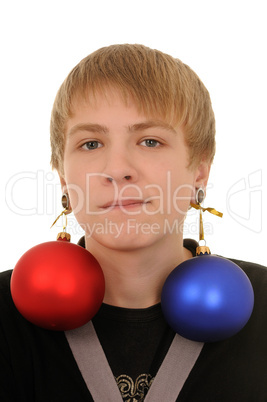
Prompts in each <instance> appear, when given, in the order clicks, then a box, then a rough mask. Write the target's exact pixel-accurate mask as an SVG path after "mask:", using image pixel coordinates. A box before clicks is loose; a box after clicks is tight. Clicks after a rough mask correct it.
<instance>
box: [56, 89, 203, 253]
mask: <svg viewBox="0 0 267 402" xmlns="http://www.w3.org/2000/svg"><path fill="white" fill-rule="evenodd" d="M188 164H189V160H188V152H187V147H186V145H185V143H184V133H183V131H182V129H181V128H176V129H174V128H172V127H170V126H168V125H167V124H166V123H164V121H162V120H157V119H156V118H154V117H153V118H148V117H146V116H145V115H143V114H140V113H138V110H137V108H136V106H135V104H134V103H133V102H132V101H131V100H129V102H128V104H127V105H125V103H124V102H123V101H122V99H121V97H120V96H119V95H118V94H117V93H116V92H113V93H109V94H108V97H106V98H105V97H104V96H102V95H98V96H97V98H96V102H95V103H93V104H89V103H86V102H85V101H81V100H80V101H78V100H77V101H76V103H75V104H74V107H73V114H72V116H71V118H70V119H69V120H68V122H67V127H66V143H65V154H64V172H65V176H64V178H61V182H62V185H63V186H66V187H67V188H65V189H64V190H67V191H68V193H69V196H70V202H71V206H72V209H73V211H74V214H75V216H76V218H77V220H78V222H79V223H80V225H81V226H82V227H83V229H84V230H85V232H86V236H87V241H88V242H90V241H91V242H98V243H99V244H102V245H104V246H106V247H111V248H117V249H129V248H130V249H131V248H134V247H145V246H148V245H151V244H154V243H157V242H159V241H163V239H164V241H166V239H167V238H168V237H170V236H171V237H173V236H176V238H177V234H178V235H179V236H182V223H183V220H184V218H185V215H186V212H187V210H188V207H189V204H190V200H191V198H192V195H193V193H194V189H195V188H196V187H199V186H201V185H202V186H203V185H205V184H206V181H207V178H208V173H209V167H208V166H207V165H206V164H205V163H202V164H201V165H200V166H199V167H198V168H196V169H195V170H191V169H188V168H187V166H188Z"/></svg>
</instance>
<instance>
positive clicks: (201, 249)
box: [196, 246, 211, 255]
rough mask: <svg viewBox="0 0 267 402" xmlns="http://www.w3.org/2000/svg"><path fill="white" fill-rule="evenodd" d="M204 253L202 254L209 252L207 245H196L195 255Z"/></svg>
mask: <svg viewBox="0 0 267 402" xmlns="http://www.w3.org/2000/svg"><path fill="white" fill-rule="evenodd" d="M201 254H202V255H204V254H211V252H210V249H209V247H208V246H198V247H197V248H196V255H201Z"/></svg>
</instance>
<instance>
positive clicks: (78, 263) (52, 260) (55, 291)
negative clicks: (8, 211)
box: [11, 241, 105, 331]
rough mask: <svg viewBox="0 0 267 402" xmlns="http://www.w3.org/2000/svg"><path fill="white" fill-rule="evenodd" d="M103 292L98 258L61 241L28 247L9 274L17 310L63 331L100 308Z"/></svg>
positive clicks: (35, 320)
mask: <svg viewBox="0 0 267 402" xmlns="http://www.w3.org/2000/svg"><path fill="white" fill-rule="evenodd" d="M104 292H105V280H104V275H103V272H102V269H101V267H100V265H99V263H98V262H97V260H96V259H95V258H94V257H93V256H92V254H90V253H89V252H88V251H87V250H86V249H84V248H82V247H80V246H78V245H76V244H72V243H68V242H64V241H51V242H47V243H42V244H39V245H38V246H35V247H33V248H31V249H30V250H28V251H27V252H26V253H25V254H24V255H23V256H22V257H21V258H20V259H19V261H18V262H17V264H16V266H15V268H14V271H13V273H12V276H11V294H12V298H13V301H14V303H15V305H16V307H17V309H18V310H19V312H20V313H21V314H22V315H23V316H24V317H25V318H26V319H27V320H28V321H30V322H32V323H33V324H35V325H37V326H40V327H43V328H46V329H52V330H59V331H65V330H69V329H74V328H77V327H80V326H82V325H84V324H85V323H86V322H88V321H89V320H91V319H92V318H93V316H94V315H95V314H96V313H97V311H98V310H99V308H100V306H101V304H102V301H103V298H104Z"/></svg>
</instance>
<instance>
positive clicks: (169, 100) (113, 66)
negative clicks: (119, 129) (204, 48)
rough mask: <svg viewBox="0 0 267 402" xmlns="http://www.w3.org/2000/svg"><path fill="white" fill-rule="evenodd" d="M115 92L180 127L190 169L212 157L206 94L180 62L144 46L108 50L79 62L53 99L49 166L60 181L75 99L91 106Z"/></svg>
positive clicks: (210, 113) (212, 122)
mask: <svg viewBox="0 0 267 402" xmlns="http://www.w3.org/2000/svg"><path fill="white" fill-rule="evenodd" d="M110 88H112V89H114V88H115V89H117V90H119V92H120V93H121V94H122V96H123V98H124V100H125V102H127V99H128V97H129V96H130V97H131V98H132V99H133V100H134V102H135V104H136V106H137V108H138V110H139V111H140V112H143V113H144V114H145V115H147V116H156V117H157V118H161V119H163V120H164V121H165V122H167V123H169V124H171V125H172V126H173V127H175V126H177V125H181V126H182V127H183V129H184V133H185V142H186V145H187V146H188V149H189V158H190V159H189V161H190V163H189V166H192V165H196V164H197V163H199V162H200V161H201V160H202V159H205V160H206V161H208V162H209V163H211V162H212V161H213V158H214V154H215V118H214V113H213V110H212V105H211V100H210V96H209V92H208V91H207V89H206V87H205V86H204V84H203V83H202V82H201V80H200V79H199V77H198V76H197V75H196V74H195V73H194V71H192V70H191V69H190V67H188V66H187V65H186V64H184V63H182V62H181V61H180V60H179V59H174V58H173V57H172V56H170V55H168V54H165V53H162V52H160V51H158V50H154V49H150V48H148V47H145V46H143V45H137V44H135V45H132V44H124V45H112V46H108V47H104V48H101V49H99V50H97V51H95V52H94V53H92V54H90V55H89V56H87V57H86V58H84V59H83V60H81V61H80V63H79V64H77V66H76V67H74V68H73V70H72V71H71V72H70V73H69V75H68V76H67V78H66V79H65V81H64V82H63V84H62V85H61V87H60V88H59V91H58V93H57V96H56V99H55V102H54V105H53V109H52V115H51V125H50V133H51V150H52V155H51V165H52V168H54V169H57V170H58V172H59V173H60V174H61V175H64V170H63V159H64V145H65V125H66V122H67V120H68V118H69V117H70V116H71V114H72V102H73V100H74V97H76V96H79V97H80V96H82V97H84V99H88V100H89V99H90V100H93V99H94V98H95V96H97V94H98V93H99V92H101V93H105V91H106V90H107V89H110Z"/></svg>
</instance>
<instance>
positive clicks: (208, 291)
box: [161, 255, 254, 342]
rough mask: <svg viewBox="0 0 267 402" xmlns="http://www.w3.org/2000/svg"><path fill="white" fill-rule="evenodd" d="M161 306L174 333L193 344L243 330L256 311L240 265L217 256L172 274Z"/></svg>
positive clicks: (190, 263) (197, 259)
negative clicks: (193, 342) (253, 311)
mask: <svg viewBox="0 0 267 402" xmlns="http://www.w3.org/2000/svg"><path fill="white" fill-rule="evenodd" d="M161 303H162V311H163V314H164V316H165V319H166V321H167V322H168V324H169V325H170V327H171V328H172V329H173V330H174V331H175V332H177V333H178V334H180V335H181V336H183V337H185V338H188V339H191V340H194V341H199V342H215V341H220V340H223V339H226V338H229V337H231V336H233V335H234V334H236V333H237V332H239V331H240V330H241V329H242V328H243V327H244V325H245V324H246V323H247V321H248V320H249V318H250V316H251V313H252V310H253V305H254V293H253V288H252V285H251V283H250V281H249V279H248V277H247V275H246V274H245V273H244V272H243V271H242V269H241V268H239V267H238V265H236V264H235V263H233V262H231V261H229V260H226V259H225V258H221V257H216V256H214V255H200V256H198V257H194V258H191V259H189V260H187V261H185V262H183V263H182V264H180V265H179V266H178V267H176V268H175V269H174V270H173V271H172V272H171V274H170V275H169V276H168V278H167V280H166V282H165V284H164V286H163V289H162V296H161Z"/></svg>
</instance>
